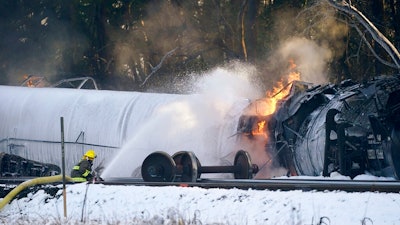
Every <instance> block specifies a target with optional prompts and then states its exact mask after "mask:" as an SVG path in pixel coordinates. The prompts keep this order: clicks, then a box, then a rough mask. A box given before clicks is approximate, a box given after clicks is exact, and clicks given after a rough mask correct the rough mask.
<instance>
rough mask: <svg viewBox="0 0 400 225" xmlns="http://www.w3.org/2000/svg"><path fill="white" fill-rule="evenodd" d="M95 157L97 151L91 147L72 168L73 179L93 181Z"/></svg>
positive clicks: (76, 180)
mask: <svg viewBox="0 0 400 225" xmlns="http://www.w3.org/2000/svg"><path fill="white" fill-rule="evenodd" d="M95 158H96V152H95V151H94V150H92V149H89V150H88V151H87V152H86V153H85V154H84V155H83V157H82V159H81V161H80V162H79V163H78V164H76V165H75V166H74V167H73V168H72V171H71V178H72V180H73V181H75V182H85V181H91V180H92V179H93V174H92V165H93V160H94V159H95Z"/></svg>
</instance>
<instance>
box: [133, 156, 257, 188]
mask: <svg viewBox="0 0 400 225" xmlns="http://www.w3.org/2000/svg"><path fill="white" fill-rule="evenodd" d="M258 170H259V169H258V166H257V165H256V164H252V163H251V159H250V155H249V154H248V153H247V152H246V151H244V150H239V151H238V152H237V153H236V155H235V160H234V164H233V165H232V166H201V164H200V161H199V160H198V158H197V157H196V155H195V154H194V153H193V152H191V151H180V152H177V153H175V154H174V155H172V156H170V155H169V154H167V153H165V152H162V151H157V152H153V153H151V154H150V155H148V156H147V157H146V158H145V160H144V161H143V163H142V168H141V172H142V178H143V180H144V181H146V182H175V181H176V182H196V181H197V179H198V178H200V176H201V174H203V173H233V175H234V178H235V179H252V178H253V174H255V173H257V172H258Z"/></svg>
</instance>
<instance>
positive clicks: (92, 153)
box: [83, 149, 97, 159]
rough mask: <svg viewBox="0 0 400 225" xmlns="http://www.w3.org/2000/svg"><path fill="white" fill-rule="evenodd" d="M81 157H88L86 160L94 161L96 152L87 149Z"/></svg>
mask: <svg viewBox="0 0 400 225" xmlns="http://www.w3.org/2000/svg"><path fill="white" fill-rule="evenodd" d="M83 156H86V157H88V158H91V159H94V158H96V156H97V155H96V152H94V150H93V149H89V150H88V151H87V152H86V153H85V155H83Z"/></svg>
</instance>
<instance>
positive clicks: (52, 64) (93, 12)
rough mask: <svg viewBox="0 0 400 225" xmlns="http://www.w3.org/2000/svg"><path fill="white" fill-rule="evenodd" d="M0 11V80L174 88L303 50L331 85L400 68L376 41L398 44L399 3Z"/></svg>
mask: <svg viewBox="0 0 400 225" xmlns="http://www.w3.org/2000/svg"><path fill="white" fill-rule="evenodd" d="M348 10H356V12H360V13H362V16H365V18H367V19H368V21H370V22H371V24H369V23H368V22H363V21H361V20H360V19H359V17H357V15H359V14H352V12H354V11H348ZM0 14H1V15H2V20H1V21H0V34H1V36H0V37H1V38H0V46H1V49H2V51H1V52H0V62H1V67H0V84H9V85H10V84H11V85H17V84H19V83H21V81H22V80H23V75H25V74H30V75H40V76H46V78H47V79H49V80H50V81H58V80H60V79H65V78H73V77H79V76H89V77H92V78H94V79H95V80H96V81H97V82H98V83H99V84H100V86H101V88H103V89H119V90H134V91H144V90H149V89H154V90H157V91H162V92H179V91H182V92H184V91H185V90H184V88H183V89H182V90H177V89H176V85H177V84H181V83H183V84H184V82H185V81H186V80H188V79H189V78H191V77H192V76H200V75H201V74H202V73H203V72H204V71H207V70H209V69H212V68H214V67H216V66H223V65H227V64H229V63H230V62H242V63H245V64H250V65H253V66H254V67H256V68H257V71H258V77H259V80H260V82H263V83H268V82H269V81H271V80H274V79H279V75H282V74H284V72H285V70H287V68H288V67H289V66H290V65H289V62H290V61H294V63H298V62H300V63H301V61H302V60H303V61H304V60H305V58H307V57H309V61H308V62H307V63H310V64H312V62H313V61H318V60H320V59H321V58H322V59H323V63H324V65H323V68H322V69H321V73H326V75H327V80H328V81H329V82H334V83H337V82H340V81H342V80H345V79H354V80H357V81H361V80H365V79H369V78H371V77H374V76H378V75H393V74H398V73H399V70H400V69H399V66H398V65H397V64H396V60H393V57H391V55H390V54H388V52H387V49H385V48H384V47H382V42H381V39H380V38H382V36H383V37H384V38H385V41H386V42H389V43H391V44H392V45H393V47H394V49H395V50H396V49H399V47H400V1H398V0H386V1H384V0H371V1H347V2H346V1H333V0H318V1H317V0H314V1H310V0H196V1H187V0H164V1H154V0H70V1H63V0H33V1H32V0H18V1H14V0H4V1H2V3H1V4H0ZM361 18H362V17H361ZM370 25H373V26H374V28H376V29H377V30H378V31H379V32H380V33H379V35H377V36H375V37H374V35H373V34H371V29H369V27H368V26H370ZM306 46H310V47H309V48H306ZM321 49H325V50H321ZM284 50H287V51H288V53H283V52H284ZM316 55H317V56H318V58H316V59H313V58H312V56H316ZM394 55H395V57H396V54H394ZM397 57H398V56H397ZM303 63H304V62H303ZM302 68H303V69H304V68H305V67H304V66H303V67H302Z"/></svg>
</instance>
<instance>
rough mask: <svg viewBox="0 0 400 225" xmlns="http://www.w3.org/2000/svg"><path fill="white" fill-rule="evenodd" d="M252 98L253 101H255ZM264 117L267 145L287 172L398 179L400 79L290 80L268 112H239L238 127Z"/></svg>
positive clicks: (249, 126)
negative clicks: (319, 82)
mask: <svg viewBox="0 0 400 225" xmlns="http://www.w3.org/2000/svg"><path fill="white" fill-rule="evenodd" d="M254 104H256V102H255V103H254ZM260 121H266V122H267V126H265V130H264V132H265V133H266V134H267V136H268V143H267V145H266V151H268V152H269V154H270V155H272V156H274V157H273V159H274V161H275V163H276V162H278V163H279V164H280V166H283V167H285V168H286V169H287V170H288V174H290V175H307V176H320V175H323V176H329V175H330V173H332V172H335V171H336V172H339V173H340V174H342V175H346V176H350V177H352V178H353V177H355V176H357V175H359V174H365V173H370V174H372V175H376V176H385V177H393V178H395V179H400V79H399V76H388V77H386V76H385V77H384V76H382V77H377V78H374V79H373V80H371V81H368V82H365V83H355V82H352V81H351V80H346V81H343V82H342V83H341V84H339V85H333V84H327V85H324V86H321V85H319V86H313V85H312V84H309V83H304V82H299V81H296V82H293V83H292V86H291V89H290V93H289V94H288V95H287V96H286V97H285V98H284V99H282V100H281V101H279V102H278V103H277V110H275V112H274V113H273V114H271V115H268V116H260V115H251V116H249V115H243V116H242V117H241V118H240V120H239V125H238V132H240V133H247V134H250V136H251V129H252V127H254V126H255V125H256V124H259V123H260Z"/></svg>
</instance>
